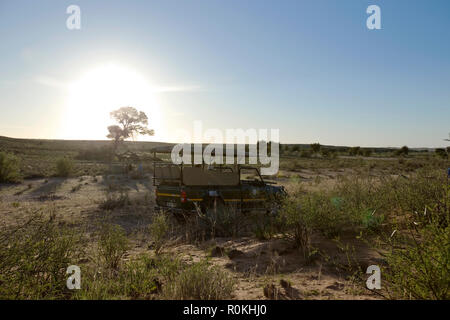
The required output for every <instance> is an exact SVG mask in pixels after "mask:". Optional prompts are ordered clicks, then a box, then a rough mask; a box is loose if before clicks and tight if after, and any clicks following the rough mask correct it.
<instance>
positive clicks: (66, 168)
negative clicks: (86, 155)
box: [56, 157, 74, 177]
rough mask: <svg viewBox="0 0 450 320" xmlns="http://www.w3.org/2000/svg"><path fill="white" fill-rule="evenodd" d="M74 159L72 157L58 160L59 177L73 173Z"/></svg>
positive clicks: (57, 173)
mask: <svg viewBox="0 0 450 320" xmlns="http://www.w3.org/2000/svg"><path fill="white" fill-rule="evenodd" d="M73 167H74V164H73V160H72V159H70V158H65V157H64V158H59V159H58V160H57V161H56V175H57V176H58V177H68V176H70V175H71V174H72V173H73Z"/></svg>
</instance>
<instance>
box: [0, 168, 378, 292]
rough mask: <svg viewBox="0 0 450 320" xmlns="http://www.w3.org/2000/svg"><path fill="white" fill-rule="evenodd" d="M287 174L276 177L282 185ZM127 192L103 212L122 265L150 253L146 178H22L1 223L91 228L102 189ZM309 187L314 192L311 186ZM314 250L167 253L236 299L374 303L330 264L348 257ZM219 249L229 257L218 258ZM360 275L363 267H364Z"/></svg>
mask: <svg viewBox="0 0 450 320" xmlns="http://www.w3.org/2000/svg"><path fill="white" fill-rule="evenodd" d="M296 174H298V175H300V176H301V177H300V179H304V180H305V182H306V183H307V182H308V181H313V179H314V177H315V176H317V174H315V173H313V172H308V171H306V170H305V171H302V172H300V173H298V172H297V173H296ZM336 174H337V173H336V172H335V173H332V172H330V173H327V172H323V173H322V174H321V176H323V179H325V182H324V183H333V178H334V176H335V175H336ZM289 179H290V178H289V176H286V177H284V178H279V182H280V183H282V184H288V182H289ZM110 184H114V185H116V186H121V187H123V188H126V189H127V190H128V193H129V197H130V199H131V203H132V204H131V205H130V206H128V207H126V208H123V209H118V210H114V211H113V212H111V213H109V217H108V218H109V219H110V221H111V222H113V223H116V224H119V225H121V226H122V227H123V228H124V229H125V230H126V232H127V234H128V237H129V238H130V240H131V242H132V244H133V246H132V249H130V250H129V252H128V253H127V255H126V257H125V259H130V258H132V257H133V256H134V255H137V254H140V253H145V252H148V253H151V249H149V246H148V243H146V239H145V237H143V236H141V233H140V231H141V230H143V228H145V227H146V226H147V225H148V224H149V223H150V222H151V220H152V215H153V213H154V210H153V208H154V187H153V186H152V183H151V178H150V177H146V178H145V179H140V180H132V179H128V178H125V177H118V176H112V177H109V178H108V179H105V178H104V177H101V176H97V177H92V176H84V177H81V178H68V179H64V178H48V179H33V180H25V181H24V182H22V183H21V184H16V185H7V184H1V185H0V224H2V225H10V224H15V223H18V222H20V221H24V220H25V219H26V218H27V217H28V216H29V215H30V214H31V213H32V212H34V211H37V210H39V209H43V210H45V209H46V208H49V207H52V208H53V209H54V211H55V212H56V214H57V216H58V218H59V219H61V221H62V223H66V224H68V225H74V226H78V225H87V226H88V228H87V230H88V231H87V232H89V226H91V225H94V223H95V222H97V221H99V220H101V219H103V218H104V216H105V213H104V212H103V211H102V210H100V209H99V203H100V202H101V201H102V200H103V199H104V198H105V196H106V191H105V190H106V188H107V187H108V185H110ZM311 187H314V185H313V183H311ZM343 240H346V241H347V243H350V244H351V245H352V246H354V247H355V256H356V260H357V261H358V263H359V264H360V266H362V267H363V268H366V267H367V266H368V265H370V264H373V263H376V262H377V255H376V253H375V252H371V251H370V250H369V249H368V248H367V247H365V246H364V245H362V244H360V243H357V242H356V240H355V239H353V238H351V237H349V238H348V239H343ZM312 244H313V246H314V247H316V248H318V249H319V250H321V251H324V252H326V253H327V254H328V256H327V257H326V258H325V257H323V256H317V257H316V258H314V259H312V260H308V261H307V260H306V259H305V258H304V257H303V254H302V252H300V251H298V250H294V249H292V248H290V245H289V243H287V242H286V241H285V240H283V239H277V238H276V239H271V240H267V241H260V240H257V239H255V238H237V239H231V238H216V239H213V240H209V241H206V242H203V243H201V244H199V245H192V244H186V243H180V242H178V243H177V242H176V241H174V242H173V243H172V244H171V245H170V246H169V247H167V248H165V251H168V252H173V253H174V254H179V255H180V256H182V257H184V258H186V259H193V260H194V261H195V260H200V259H202V258H205V257H210V256H211V248H213V249H216V250H214V251H213V252H216V254H213V257H212V258H211V261H212V262H213V263H214V264H216V265H219V266H221V267H223V268H224V269H226V270H228V271H229V272H230V273H231V274H232V275H233V276H234V277H235V278H236V279H237V280H238V285H237V289H236V291H235V293H234V298H236V299H267V298H271V299H378V298H379V296H377V295H375V294H373V293H371V292H370V291H368V290H367V289H364V287H363V286H362V285H361V284H359V285H357V284H355V283H353V282H351V281H349V280H346V277H347V276H348V274H346V273H345V272H343V271H341V270H338V269H337V268H336V267H335V262H340V263H345V262H346V255H345V254H344V253H343V252H340V251H339V250H338V249H337V247H336V243H334V242H333V241H331V240H328V239H324V238H322V237H320V236H318V235H316V236H314V238H313V239H312ZM222 250H223V251H226V252H228V254H222ZM217 252H218V253H217ZM364 270H365V269H364Z"/></svg>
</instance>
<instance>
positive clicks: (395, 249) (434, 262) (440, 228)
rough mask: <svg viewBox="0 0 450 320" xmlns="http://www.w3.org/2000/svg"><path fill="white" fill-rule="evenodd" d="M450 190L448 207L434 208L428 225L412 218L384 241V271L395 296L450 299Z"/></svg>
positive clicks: (402, 297)
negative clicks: (385, 250) (402, 228)
mask: <svg viewBox="0 0 450 320" xmlns="http://www.w3.org/2000/svg"><path fill="white" fill-rule="evenodd" d="M447 192H449V193H447V195H446V196H445V197H446V199H445V201H443V202H446V203H447V206H446V207H445V208H443V207H438V206H434V207H433V208H432V209H430V210H429V211H428V212H427V214H428V215H429V216H430V219H429V221H428V223H427V224H425V225H424V224H421V223H417V222H416V221H414V220H415V219H414V217H411V218H412V219H411V218H410V220H409V221H408V224H407V226H406V228H405V229H404V230H403V232H397V233H395V234H394V235H393V236H391V237H389V238H388V240H387V241H386V242H384V243H382V245H381V247H382V249H385V248H388V249H387V253H385V255H386V260H387V266H386V267H385V268H384V270H382V274H383V276H384V278H385V279H386V281H387V283H388V287H387V289H388V293H389V295H390V297H391V298H400V299H421V300H423V299H427V300H428V299H439V300H448V299H450V212H449V204H450V199H449V194H450V189H448V190H447ZM439 211H441V212H439Z"/></svg>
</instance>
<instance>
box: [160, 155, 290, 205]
mask: <svg viewBox="0 0 450 320" xmlns="http://www.w3.org/2000/svg"><path fill="white" fill-rule="evenodd" d="M153 184H154V185H155V187H156V188H155V192H156V204H157V208H158V209H164V210H167V211H174V212H180V211H181V212H190V211H197V210H198V209H200V210H202V212H205V210H207V209H208V208H212V207H215V206H217V205H225V204H227V205H228V204H230V205H233V206H234V207H236V208H237V209H239V210H240V211H243V212H245V211H253V210H263V211H265V212H276V210H277V208H278V207H279V205H280V202H281V200H282V199H283V198H284V197H285V195H286V191H285V189H284V187H282V186H275V185H274V184H275V183H274V182H268V181H264V179H263V177H262V176H261V174H260V172H259V170H258V168H256V167H250V166H243V165H234V166H208V165H205V164H203V165H197V166H195V165H193V166H189V165H174V164H172V163H167V162H163V163H154V177H153Z"/></svg>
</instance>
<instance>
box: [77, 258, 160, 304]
mask: <svg viewBox="0 0 450 320" xmlns="http://www.w3.org/2000/svg"><path fill="white" fill-rule="evenodd" d="M160 277H161V276H160V274H159V270H158V266H157V265H156V264H155V261H154V260H153V259H151V258H149V257H148V256H145V255H143V256H140V257H139V258H138V259H136V260H134V261H128V262H126V263H125V264H124V265H123V266H122V268H121V269H120V271H119V272H108V271H105V272H100V273H99V272H98V270H97V269H93V268H85V270H84V271H83V278H82V286H81V290H77V291H76V292H75V294H74V297H73V298H75V299H89V300H103V299H130V298H131V299H151V298H152V295H153V294H155V293H158V292H159V291H160V280H159V278H160Z"/></svg>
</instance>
